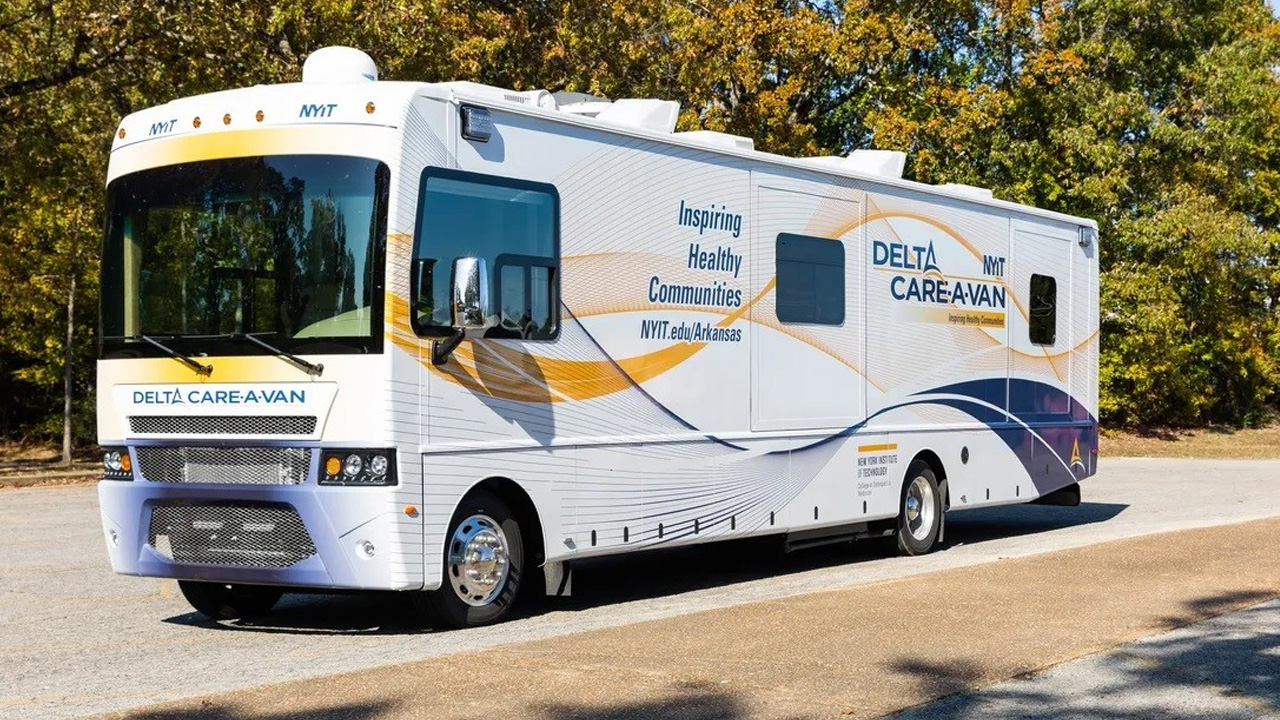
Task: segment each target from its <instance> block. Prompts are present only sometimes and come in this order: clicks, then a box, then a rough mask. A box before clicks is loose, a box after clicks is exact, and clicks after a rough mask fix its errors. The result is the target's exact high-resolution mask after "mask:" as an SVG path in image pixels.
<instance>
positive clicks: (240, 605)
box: [178, 580, 284, 620]
mask: <svg viewBox="0 0 1280 720" xmlns="http://www.w3.org/2000/svg"><path fill="white" fill-rule="evenodd" d="M178 588H179V589H180V590H182V596H183V597H185V598H186V599H187V602H189V603H191V607H193V608H195V609H196V612H199V613H200V614H201V615H204V616H205V617H208V618H210V619H212V620H239V619H241V618H249V617H256V616H258V615H266V614H267V613H269V612H271V608H273V607H275V606H276V603H277V602H279V601H280V597H281V596H282V595H284V591H283V590H281V589H280V588H275V587H270V586H267V585H238V584H236V585H233V584H228V583H215V582H200V581H197V580H179V581H178Z"/></svg>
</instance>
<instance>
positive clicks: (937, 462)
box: [903, 450, 951, 509]
mask: <svg viewBox="0 0 1280 720" xmlns="http://www.w3.org/2000/svg"><path fill="white" fill-rule="evenodd" d="M916 460H923V461H924V462H925V464H927V465H928V466H929V469H930V470H932V471H933V474H934V475H935V476H936V477H937V479H938V487H939V488H940V489H941V490H942V507H943V509H946V508H949V507H951V493H950V492H948V490H947V468H946V467H945V466H944V465H943V464H942V458H940V457H938V454H937V453H935V452H934V451H932V450H921V451H920V452H918V453H916V456H915V457H913V458H911V462H913V463H914V462H915V461H916ZM907 467H911V465H910V464H908V465H907ZM903 482H906V481H905V479H904V480H903Z"/></svg>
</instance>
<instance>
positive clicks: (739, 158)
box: [97, 48, 1098, 627]
mask: <svg viewBox="0 0 1280 720" xmlns="http://www.w3.org/2000/svg"><path fill="white" fill-rule="evenodd" d="M678 112H679V107H678V105H677V104H676V103H674V102H669V101H664V100H652V99H622V100H616V101H613V102H610V101H608V100H604V99H600V98H594V97H590V96H585V95H578V94H567V93H558V94H554V95H553V94H549V93H547V92H545V91H532V92H527V91H526V92H516V91H512V90H504V89H500V88H495V87H490V86H485V85H479V84H475V83H468V82H444V83H413V82H384V81H379V80H378V79H377V70H376V68H375V66H374V64H373V62H372V61H371V60H370V59H369V58H368V56H366V55H364V54H363V53H361V52H359V51H357V50H354V49H351V48H326V49H324V50H320V51H318V52H316V53H313V54H312V56H311V57H310V58H309V59H308V60H307V62H306V66H305V67H304V70H303V77H302V82H300V83H294V84H284V85H274V86H266V87H264V86H259V87H252V88H244V89H238V90H231V91H227V92H219V93H214V94H209V95H202V96H198V97H191V98H186V99H181V100H176V101H174V102H170V103H168V104H165V105H162V106H159V107H154V108H151V109H147V110H143V111H141V112H137V113H134V114H132V115H129V116H128V117H126V118H124V120H123V121H122V122H121V123H120V126H119V128H118V129H117V130H116V134H115V138H114V141H113V147H112V151H111V159H110V169H109V174H108V178H107V188H108V193H107V194H108V205H109V208H108V220H107V228H106V233H105V239H104V244H103V255H102V284H101V288H102V292H101V294H102V307H101V359H100V361H99V363H98V369H97V379H98V435H99V442H100V444H101V445H102V446H103V447H104V449H105V455H104V479H103V480H102V482H101V483H100V484H99V499H100V502H101V515H102V526H103V533H104V537H105V541H106V545H107V549H108V552H109V555H110V560H111V564H112V567H113V568H114V569H115V571H116V572H119V573H125V574H130V575H140V576H149V577H162V578H176V579H177V580H178V581H179V584H180V587H181V589H182V592H183V593H184V595H185V596H186V598H187V599H188V600H189V601H190V602H191V604H192V605H193V606H194V607H195V608H196V609H197V610H199V611H201V612H203V613H205V614H208V615H210V616H212V617H227V618H230V617H238V616H244V615H252V614H258V613H264V612H267V611H268V610H270V608H271V607H272V606H273V605H274V604H275V602H276V601H277V600H278V599H279V598H280V596H281V593H283V592H285V591H288V590H290V589H303V588H306V589H352V590H362V589H363V590H402V591H406V592H408V593H412V595H413V598H414V601H415V605H416V606H417V607H419V608H420V609H421V610H422V611H423V612H424V613H428V614H430V615H431V616H432V617H434V618H436V622H438V623H440V624H443V625H447V626H456V627H463V626H472V625H480V624H484V623H490V622H494V621H497V620H499V619H501V618H503V617H504V616H505V615H506V614H507V613H508V612H509V610H510V609H511V607H512V605H513V603H514V602H515V601H516V599H517V598H518V597H520V596H521V595H524V594H527V593H530V592H546V593H549V594H564V593H566V592H568V591H569V590H570V589H571V579H572V568H573V564H574V563H575V562H579V561H580V560H582V559H584V558H590V557H595V556H603V555H609V554H617V553H627V552H635V551H641V550H649V549H653V548H666V547H673V546H679V545H687V544H690V543H706V542H714V541H719V540H728V539H733V538H746V537H751V536H764V535H771V536H777V537H778V538H779V539H780V540H781V541H784V542H786V543H787V544H788V546H790V547H801V546H804V545H810V544H816V543H822V542H829V541H832V540H847V539H852V538H858V537H867V536H885V537H896V542H897V545H898V547H899V549H900V550H901V552H902V553H904V554H909V555H914V554H920V553H926V552H928V551H929V550H930V549H932V548H933V547H935V546H936V545H937V544H938V542H939V540H940V539H941V538H942V536H943V533H944V529H945V526H944V518H945V517H946V513H951V512H959V511H963V510H968V509H971V508H980V507H988V506H993V505H1005V504H1015V503H1028V502H1032V501H1037V500H1038V501H1048V502H1061V503H1070V502H1072V501H1076V500H1078V497H1079V485H1078V483H1079V482H1080V481H1081V480H1082V479H1084V478H1086V477H1088V476H1090V475H1092V474H1093V473H1094V471H1095V467H1096V463H1097V437H1098V425H1097V372H1098V367H1097V364H1098V245H1097V243H1098V240H1097V230H1096V226H1095V225H1094V223H1092V222H1090V221H1088V220H1084V219H1080V218H1075V217H1069V216H1066V215H1061V214H1058V213H1054V212H1048V211H1045V210H1040V209H1036V208H1033V207H1026V206H1023V205H1018V204H1014V203H1010V202H1005V201H1001V200H998V199H995V198H993V197H992V194H991V193H990V192H989V191H986V190H983V189H981V188H976V187H971V186H962V185H941V186H931V185H926V184H921V183H916V182H910V181H907V180H904V179H902V177H901V175H902V170H903V162H904V156H903V155H901V154H899V153H892V152H878V151H859V152H854V153H852V154H850V155H848V156H842V157H834V156H832V157H803V158H798V157H783V156H780V155H776V154H771V153H767V152H761V151H758V150H755V149H754V147H753V143H752V141H751V139H750V138H745V137H737V136H733V135H728V134H723V133H718V132H710V131H696V132H676V131H675V126H676V119H677V114H678ZM678 555H679V554H678V553H677V554H675V556H678Z"/></svg>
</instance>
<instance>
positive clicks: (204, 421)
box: [129, 415, 316, 435]
mask: <svg viewBox="0 0 1280 720" xmlns="http://www.w3.org/2000/svg"><path fill="white" fill-rule="evenodd" d="M129 429H130V430H132V431H133V432H135V433H139V434H145V435H310V434H312V433H314V432H315V431H316V418H315V416H312V415H244V416H241V415H204V416H201V415H130V416H129Z"/></svg>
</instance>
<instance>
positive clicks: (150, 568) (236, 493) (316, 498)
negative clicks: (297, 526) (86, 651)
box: [98, 479, 422, 590]
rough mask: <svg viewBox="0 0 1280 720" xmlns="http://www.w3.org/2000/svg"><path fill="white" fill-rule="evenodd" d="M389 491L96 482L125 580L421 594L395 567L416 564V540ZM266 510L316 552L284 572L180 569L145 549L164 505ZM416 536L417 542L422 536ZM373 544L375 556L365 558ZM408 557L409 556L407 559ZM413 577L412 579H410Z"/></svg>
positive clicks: (110, 545)
mask: <svg viewBox="0 0 1280 720" xmlns="http://www.w3.org/2000/svg"><path fill="white" fill-rule="evenodd" d="M393 491H394V488H388V489H381V488H344V487H321V486H318V485H315V484H314V483H311V482H309V483H304V484H301V485H287V486H286V485H235V486H225V485H203V484H171V483H153V482H146V481H144V480H140V479H139V480H134V481H114V480H103V481H101V482H99V483H98V500H99V503H100V506H101V511H102V526H103V534H104V537H105V540H106V545H107V552H108V554H109V556H110V558H111V567H112V569H113V570H115V572H117V573H121V574H125V575H140V576H147V577H161V578H175V579H180V580H209V581H216V582H235V583H253V584H265V585H284V586H291V587H310V588H352V589H369V590H374V589H378V590H401V589H412V588H414V587H421V584H422V580H421V572H420V571H418V572H417V573H413V572H406V568H404V567H403V564H402V563H400V562H398V561H400V560H402V559H403V558H404V557H406V556H408V557H417V556H418V555H419V552H420V548H409V547H400V545H401V544H403V543H405V542H406V541H410V543H412V538H413V536H414V534H413V533H412V532H410V533H406V532H404V530H405V528H403V527H397V525H398V524H399V525H403V524H404V522H405V521H406V520H408V519H407V518H404V519H402V518H403V515H402V514H401V510H400V509H399V506H397V504H396V503H395V498H394V493H393ZM219 503H239V504H271V505H273V506H277V507H287V508H292V509H293V510H294V511H296V512H297V514H298V516H299V517H300V518H301V520H302V524H303V526H304V527H305V528H306V531H307V533H308V534H309V535H310V539H311V542H312V544H313V545H314V546H315V553H314V554H313V555H311V556H310V557H307V558H305V559H303V560H300V561H298V562H295V563H293V564H291V565H289V566H287V567H247V566H236V565H228V564H201V563H199V562H179V561H176V560H172V559H170V558H168V557H166V556H165V555H164V554H161V552H160V551H159V550H158V549H157V548H155V547H152V545H151V544H150V543H149V539H150V526H151V514H152V512H153V510H154V509H155V508H157V507H160V506H164V505H201V504H219ZM419 537H420V535H419ZM366 543H371V544H372V545H373V548H374V554H373V556H372V557H370V556H369V555H368V554H367V552H366V549H365V548H366ZM406 551H411V552H406ZM415 575H416V577H415Z"/></svg>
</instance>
